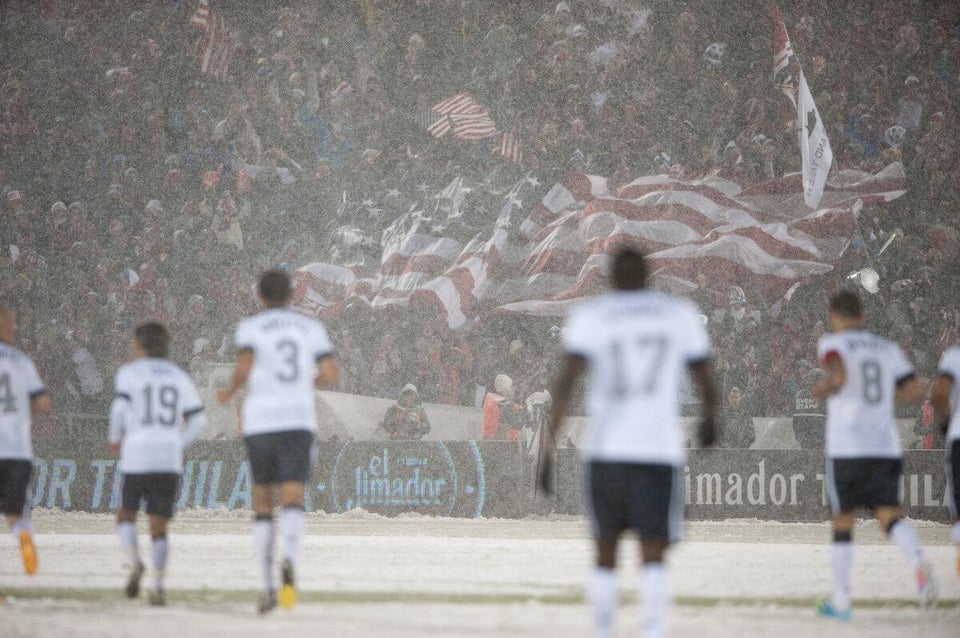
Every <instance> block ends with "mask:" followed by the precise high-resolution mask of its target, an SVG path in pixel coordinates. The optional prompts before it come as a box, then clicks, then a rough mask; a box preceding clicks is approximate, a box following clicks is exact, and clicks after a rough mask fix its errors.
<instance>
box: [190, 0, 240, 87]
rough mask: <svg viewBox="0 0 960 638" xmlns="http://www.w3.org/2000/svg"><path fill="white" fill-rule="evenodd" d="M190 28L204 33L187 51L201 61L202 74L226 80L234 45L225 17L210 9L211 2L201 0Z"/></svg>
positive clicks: (191, 20)
mask: <svg viewBox="0 0 960 638" xmlns="http://www.w3.org/2000/svg"><path fill="white" fill-rule="evenodd" d="M190 26H193V27H198V28H200V29H201V30H202V31H203V33H202V34H201V35H200V36H199V37H198V38H197V39H196V40H195V41H194V42H193V44H191V45H190V46H189V47H188V49H187V50H188V53H190V54H191V55H193V56H194V57H196V58H197V60H198V61H199V63H200V72H201V73H210V74H213V75H214V76H216V77H217V78H219V79H221V80H222V79H224V78H225V77H226V76H227V67H228V66H229V64H230V52H231V48H232V44H231V41H230V31H228V30H227V27H226V25H225V24H224V21H223V16H222V15H221V14H220V12H218V11H214V10H212V9H211V8H210V3H209V0H200V3H199V4H198V5H197V10H196V11H195V12H194V14H193V17H192V18H191V19H190Z"/></svg>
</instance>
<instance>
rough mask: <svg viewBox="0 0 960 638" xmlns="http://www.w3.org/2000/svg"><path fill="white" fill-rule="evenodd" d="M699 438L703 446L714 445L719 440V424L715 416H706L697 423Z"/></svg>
mask: <svg viewBox="0 0 960 638" xmlns="http://www.w3.org/2000/svg"><path fill="white" fill-rule="evenodd" d="M697 438H699V439H700V445H701V447H713V445H714V444H715V443H716V442H717V426H716V424H715V423H714V421H713V417H704V418H703V419H702V420H701V421H700V423H699V424H698V425H697Z"/></svg>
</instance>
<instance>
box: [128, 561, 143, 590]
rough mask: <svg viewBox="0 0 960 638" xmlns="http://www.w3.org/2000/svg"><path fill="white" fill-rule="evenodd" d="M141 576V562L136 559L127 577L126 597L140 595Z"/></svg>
mask: <svg viewBox="0 0 960 638" xmlns="http://www.w3.org/2000/svg"><path fill="white" fill-rule="evenodd" d="M141 578H143V563H142V562H141V561H139V560H138V561H137V562H136V564H134V566H133V567H131V568H130V577H129V578H127V588H126V590H125V591H126V592H127V598H136V597H137V596H139V595H140V579H141Z"/></svg>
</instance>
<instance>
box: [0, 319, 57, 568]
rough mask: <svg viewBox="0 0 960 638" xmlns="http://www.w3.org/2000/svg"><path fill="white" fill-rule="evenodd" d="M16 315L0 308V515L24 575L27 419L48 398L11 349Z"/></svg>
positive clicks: (30, 559)
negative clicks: (17, 550)
mask: <svg viewBox="0 0 960 638" xmlns="http://www.w3.org/2000/svg"><path fill="white" fill-rule="evenodd" d="M16 331H17V314H16V312H15V311H14V310H13V308H10V307H7V306H5V305H3V304H0V514H3V515H4V516H5V517H6V519H7V523H9V525H10V531H11V532H12V533H13V535H14V537H16V539H17V541H18V542H19V543H20V554H21V556H22V558H23V568H24V570H25V571H26V572H27V573H28V574H30V575H33V574H35V573H36V572H37V551H36V548H35V546H34V544H33V527H32V526H31V524H30V517H29V516H28V515H27V512H28V511H29V507H28V502H27V497H28V491H29V486H30V477H31V475H32V473H33V440H32V437H31V436H30V427H31V424H32V417H33V416H34V415H35V414H41V413H44V412H49V411H50V396H49V395H48V394H47V389H46V387H45V386H44V385H43V382H42V381H41V380H40V375H39V374H37V368H36V366H34V365H33V361H31V360H30V357H28V356H27V355H26V354H24V353H23V352H21V351H20V350H18V349H16V348H15V347H14V346H13V339H14V336H15V335H16Z"/></svg>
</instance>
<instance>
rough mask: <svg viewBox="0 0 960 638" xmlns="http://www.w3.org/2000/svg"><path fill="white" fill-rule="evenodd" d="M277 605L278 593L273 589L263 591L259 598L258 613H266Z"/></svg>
mask: <svg viewBox="0 0 960 638" xmlns="http://www.w3.org/2000/svg"><path fill="white" fill-rule="evenodd" d="M276 606H277V593H276V592H275V591H273V590H270V591H265V592H261V593H260V596H259V597H258V598H257V613H258V614H265V613H267V612H268V611H270V610H271V609H273V608H274V607H276Z"/></svg>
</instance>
